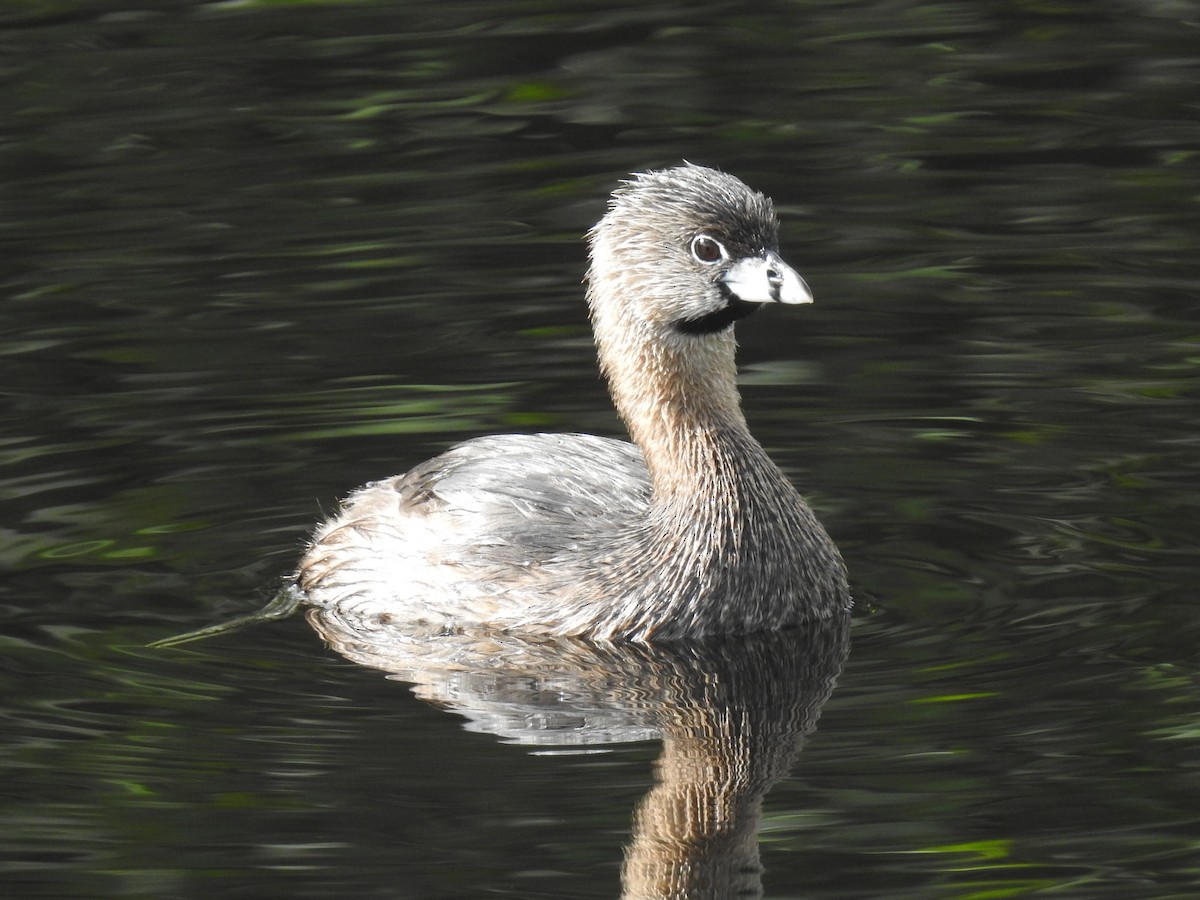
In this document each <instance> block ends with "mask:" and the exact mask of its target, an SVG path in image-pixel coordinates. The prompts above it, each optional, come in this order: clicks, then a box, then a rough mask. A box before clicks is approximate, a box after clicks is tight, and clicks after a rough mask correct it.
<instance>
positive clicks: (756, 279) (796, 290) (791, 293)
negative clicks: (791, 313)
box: [721, 250, 813, 303]
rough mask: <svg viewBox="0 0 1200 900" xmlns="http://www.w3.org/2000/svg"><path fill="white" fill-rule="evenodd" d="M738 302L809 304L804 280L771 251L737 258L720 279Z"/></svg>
mask: <svg viewBox="0 0 1200 900" xmlns="http://www.w3.org/2000/svg"><path fill="white" fill-rule="evenodd" d="M721 280H722V281H723V282H724V283H725V285H726V286H727V287H728V288H729V290H731V291H732V292H733V295H734V296H735V297H737V298H738V299H739V300H744V301H745V302H747V303H812V302H813V296H812V292H811V291H810V290H809V289H808V285H807V284H806V283H805V281H804V279H803V278H801V277H800V275H799V273H797V272H796V270H795V269H793V268H792V267H791V266H789V265H788V264H787V263H785V262H784V261H783V260H782V259H780V258H779V254H778V253H776V252H775V251H774V250H764V251H763V252H762V253H760V254H759V255H758V256H747V257H744V258H743V259H739V260H738V261H737V262H735V263H734V264H733V265H732V266H730V267H729V270H728V271H727V272H726V273H725V274H724V275H723V276H721Z"/></svg>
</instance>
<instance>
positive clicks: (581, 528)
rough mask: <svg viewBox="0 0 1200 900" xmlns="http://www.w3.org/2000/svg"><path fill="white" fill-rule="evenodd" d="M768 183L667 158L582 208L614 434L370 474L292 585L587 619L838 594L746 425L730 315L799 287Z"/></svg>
mask: <svg viewBox="0 0 1200 900" xmlns="http://www.w3.org/2000/svg"><path fill="white" fill-rule="evenodd" d="M776 228H777V226H776V221H775V216H774V212H773V209H772V206H771V202H770V201H769V200H768V199H767V198H766V197H764V196H763V195H761V194H758V193H756V192H754V191H751V190H750V189H749V188H747V187H746V186H745V185H744V184H742V182H741V181H739V180H738V179H736V178H734V177H733V176H730V175H727V174H725V173H722V172H718V171H715V170H712V169H707V168H703V167H700V166H691V165H688V166H683V167H679V168H675V169H669V170H666V171H662V172H651V173H647V174H644V175H638V176H635V178H634V179H633V180H631V181H629V182H627V183H625V184H623V185H622V186H621V187H620V188H618V189H617V191H616V192H614V195H613V199H612V201H611V203H610V206H609V210H608V212H607V214H606V215H605V216H604V218H603V219H601V221H600V222H599V223H598V224H597V225H596V226H595V228H593V229H592V230H591V232H590V233H589V235H588V237H589V240H590V243H591V258H592V264H591V267H590V270H589V273H588V291H587V294H588V303H589V307H590V310H591V315H592V323H593V328H594V330H595V333H596V343H597V350H598V353H599V357H600V364H601V368H602V370H603V372H604V374H605V376H606V377H607V379H608V381H609V387H610V390H611V393H612V396H613V400H614V402H615V404H616V406H617V409H618V411H619V412H620V413H621V416H622V418H623V419H624V421H625V422H626V424H627V426H628V427H629V430H630V434H631V436H632V437H633V439H634V444H630V443H627V442H624V441H616V440H612V439H608V438H600V437H592V436H588V435H578V434H560V435H554V434H539V435H504V436H495V437H486V438H478V439H475V440H471V441H467V442H466V443H463V444H460V445H458V446H457V447H454V448H452V449H451V450H449V451H447V452H446V453H444V454H442V455H441V456H438V457H435V458H434V459H432V460H429V461H428V462H425V463H422V464H420V465H418V466H417V467H416V468H414V469H412V470H411V471H410V472H408V473H407V474H405V475H401V476H397V477H395V478H391V479H388V480H385V481H380V482H375V483H373V484H370V485H367V486H366V487H364V488H362V489H360V490H359V491H358V492H356V493H355V494H354V495H352V496H351V497H350V498H349V499H348V500H347V501H346V503H345V504H344V505H343V508H342V510H341V512H340V513H339V515H338V516H337V517H336V518H334V519H333V520H331V521H329V522H327V523H325V524H324V525H322V526H321V527H320V528H319V529H318V531H317V533H316V535H315V536H314V540H313V543H312V545H311V547H310V548H309V550H308V552H307V553H306V555H305V557H304V558H303V560H302V561H301V564H300V568H299V570H298V573H297V582H298V585H299V587H300V588H301V590H302V591H303V593H304V595H305V598H306V600H307V601H308V602H309V603H312V604H313V605H315V606H318V607H324V608H328V609H336V610H338V611H339V612H340V613H343V614H347V615H352V616H354V617H371V616H378V617H379V618H380V619H381V620H382V621H389V622H392V621H423V622H430V623H434V624H437V625H444V626H446V627H459V626H463V627H466V626H487V627H496V628H501V629H511V630H517V631H523V632H531V633H547V634H557V635H577V636H584V637H590V638H594V639H631V640H651V639H673V638H681V637H692V636H698V635H702V634H708V633H713V632H745V631H754V630H762V629H775V628H781V627H785V626H788V625H792V624H795V623H797V622H801V621H804V620H806V619H813V618H827V617H829V616H831V615H834V614H835V613H837V612H839V611H842V610H845V609H846V608H847V607H848V606H849V593H848V589H847V585H846V575H845V569H844V566H843V563H842V561H841V557H840V556H839V554H838V552H837V549H836V548H835V547H834V545H833V543H832V541H831V540H830V539H829V537H828V535H827V534H826V533H825V531H824V529H823V528H822V527H821V525H820V524H819V523H818V522H817V520H816V519H815V517H814V516H813V514H812V512H811V511H810V510H809V508H808V506H807V505H806V504H805V503H804V501H803V500H802V499H801V498H800V496H799V495H798V494H797V493H796V491H795V489H794V488H793V487H792V486H791V484H790V483H789V482H788V481H787V479H786V478H785V477H784V476H783V474H782V473H781V472H780V471H779V469H778V468H776V466H775V465H774V464H773V463H772V462H771V461H770V459H769V458H768V457H767V455H766V452H765V451H764V450H763V449H762V447H761V446H760V445H759V444H758V443H757V441H755V440H754V438H753V437H752V436H751V435H750V432H749V429H748V427H747V426H746V422H745V419H744V417H743V416H742V413H741V409H740V402H739V398H738V394H737V389H736V384H735V375H736V373H735V368H734V349H735V343H734V339H733V328H732V324H733V321H734V320H735V319H737V318H741V317H742V316H744V315H747V314H748V313H749V312H750V311H751V310H752V309H754V308H756V307H757V306H759V305H760V304H762V303H766V302H782V303H803V302H808V301H809V300H811V297H810V296H809V295H808V292H807V286H806V285H804V282H803V280H802V279H800V277H799V276H798V275H796V274H795V272H794V271H792V270H791V269H790V268H789V267H788V266H787V265H786V264H784V263H783V261H782V260H781V259H780V258H779V256H778V250H777V238H776Z"/></svg>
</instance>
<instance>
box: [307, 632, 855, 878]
mask: <svg viewBox="0 0 1200 900" xmlns="http://www.w3.org/2000/svg"><path fill="white" fill-rule="evenodd" d="M308 618H309V621H310V622H311V623H312V625H313V627H314V628H315V629H316V630H317V632H318V633H319V634H320V635H321V636H322V637H323V638H324V639H325V640H326V641H327V642H328V643H329V645H330V646H331V647H332V648H333V649H335V650H336V651H337V652H339V653H341V654H342V655H343V656H345V657H347V658H348V659H350V660H352V661H354V662H357V663H360V664H362V665H366V666H371V667H374V668H377V669H382V670H384V671H386V672H389V673H391V674H392V675H393V676H395V677H398V678H400V679H402V680H404V681H408V682H411V683H412V684H413V689H414V691H415V693H416V694H417V695H418V696H420V697H422V698H424V699H425V700H427V701H429V702H431V703H434V704H437V705H439V706H442V707H444V708H446V709H448V710H451V711H453V712H455V713H458V714H460V715H462V716H465V717H466V718H467V720H468V722H469V727H470V728H472V729H473V730H478V731H485V732H489V733H492V734H495V735H497V736H500V737H502V738H504V739H506V740H509V741H513V742H519V743H522V744H531V745H541V746H560V747H563V746H585V745H592V746H598V745H603V744H613V743H622V742H628V741H641V740H648V739H651V738H659V739H661V740H662V752H661V754H660V755H659V757H658V759H657V760H656V762H655V776H656V778H655V785H654V787H653V788H652V789H651V790H650V791H649V793H647V794H646V796H645V797H643V798H642V800H641V802H640V803H639V804H638V807H637V809H636V810H635V812H634V826H633V834H632V838H631V840H630V842H629V844H628V846H627V847H626V850H625V863H624V867H623V869H622V882H623V888H624V890H623V893H622V896H623V897H624V898H626V900H635V898H636V900H651V898H654V900H664V898H672V900H683V898H687V900H701V898H713V900H716V898H722V900H725V898H731V897H761V896H762V868H761V865H760V863H759V853H758V841H757V832H758V826H759V821H760V819H761V816H762V800H763V797H764V795H765V794H766V793H767V791H768V790H770V788H771V786H772V785H773V784H774V783H775V782H776V781H778V780H779V779H780V778H781V777H782V776H783V775H785V774H786V773H787V771H788V768H789V766H790V764H791V761H792V759H793V758H794V756H795V755H796V753H797V752H798V751H799V749H800V746H801V744H802V742H803V739H804V736H805V735H806V734H808V733H809V732H810V731H811V730H812V729H813V727H814V726H815V724H816V721H817V718H818V716H819V715H820V711H821V707H822V706H823V704H824V703H825V701H826V700H827V699H828V698H829V695H830V693H831V692H832V690H833V686H834V681H835V679H836V677H837V675H838V673H839V671H840V670H841V665H842V661H843V660H844V658H845V656H846V653H847V650H848V632H849V627H848V626H849V622H848V618H847V617H845V616H838V617H835V618H833V619H830V620H823V621H820V622H815V623H810V624H808V625H806V626H803V627H801V628H799V629H794V630H789V631H785V632H775V633H765V634H753V635H745V636H738V637H730V638H723V639H707V640H704V641H693V642H686V643H683V642H680V643H672V644H666V645H658V646H656V645H610V644H593V643H588V642H586V641H581V640H574V639H564V638H540V637H539V638H530V637H517V636H513V635H509V634H464V633H454V634H445V633H438V634H436V635H435V634H430V633H429V632H428V631H424V632H422V631H421V630H419V629H417V628H414V626H412V625H411V624H407V623H405V624H397V623H393V622H390V621H388V620H387V619H386V617H349V616H347V615H345V614H344V613H340V612H338V611H334V610H328V609H311V610H309V612H308Z"/></svg>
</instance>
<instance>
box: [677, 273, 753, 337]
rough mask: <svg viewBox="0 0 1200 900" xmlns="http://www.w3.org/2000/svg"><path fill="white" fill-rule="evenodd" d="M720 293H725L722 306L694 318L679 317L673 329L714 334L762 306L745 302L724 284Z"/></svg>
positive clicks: (689, 332) (688, 332)
mask: <svg viewBox="0 0 1200 900" xmlns="http://www.w3.org/2000/svg"><path fill="white" fill-rule="evenodd" d="M721 293H722V294H724V295H725V305H724V306H722V307H721V308H720V309H717V310H713V311H712V312H710V313H705V314H704V315H702V316H697V317H696V318H694V319H680V320H679V321H677V322H676V323H675V330H676V331H679V332H682V333H683V334H716V333H717V332H718V331H724V330H725V329H726V328H728V327H729V326H730V325H732V324H733V323H734V322H736V321H737V320H738V319H744V318H746V316H748V315H750V314H751V313H752V312H754V311H755V310H756V309H758V308H759V307H760V306H762V304H761V303H747V302H746V301H745V300H742V299H741V298H740V297H738V296H737V295H736V294H735V293H734V292H733V291H731V290H730V289H729V288H728V287H727V286H726V285H724V284H722V285H721Z"/></svg>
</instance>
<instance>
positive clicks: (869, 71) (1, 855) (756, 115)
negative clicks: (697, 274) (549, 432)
mask: <svg viewBox="0 0 1200 900" xmlns="http://www.w3.org/2000/svg"><path fill="white" fill-rule="evenodd" d="M1198 21H1200V14H1198V13H1197V9H1196V6H1195V4H1193V3H1188V2H1177V3H1172V2H1115V0H1114V2H1101V3H1088V4H1084V3H1073V2H1059V3H1036V2H1021V3H1010V2H981V3H971V4H954V3H934V4H921V3H916V2H906V0H899V2H876V3H862V4H848V3H843V2H836V0H828V2H806V3H767V4H760V5H759V6H757V7H755V8H754V9H753V10H750V9H748V8H746V7H744V6H743V5H741V4H726V3H709V4H699V5H697V4H678V5H676V4H670V3H666V4H655V5H650V6H640V7H628V6H625V5H622V4H602V3H594V2H571V3H561V4H553V5H547V4H541V3H535V2H501V3H488V4H481V3H467V2H448V3H438V4H407V3H383V2H379V3H354V2H343V3H332V2H330V3H320V2H316V3H304V4H300V3H296V4H289V3H267V2H246V3H197V2H182V0H181V2H176V3H170V4H161V5H157V6H155V5H151V6H149V7H145V8H143V7H137V6H131V5H128V4H122V3H120V2H89V3H82V2H72V0H57V2H51V0H44V2H37V0H34V2H29V3H24V4H19V5H12V4H10V5H9V6H8V7H6V8H5V9H4V10H3V11H0V78H3V80H4V90H3V92H2V94H0V96H2V97H3V101H2V106H0V109H2V110H3V117H2V118H0V122H2V123H3V124H2V125H0V167H2V168H3V183H4V188H3V196H2V200H0V202H2V205H0V242H2V244H3V252H2V253H0V260H2V262H0V298H2V306H0V310H2V314H3V317H4V327H3V329H2V333H0V373H2V378H3V382H2V383H3V388H4V396H5V398H6V400H7V403H5V404H4V406H3V413H2V415H3V417H4V421H3V428H2V429H0V433H2V434H3V437H2V438H0V464H2V465H3V469H2V470H0V499H2V502H3V514H2V518H0V528H3V534H4V540H3V542H2V543H0V561H2V562H3V565H4V572H5V577H4V579H3V581H2V582H0V605H2V608H3V610H4V612H5V614H6V615H5V625H4V627H3V631H2V634H0V641H2V642H3V654H2V659H3V663H2V664H0V666H2V668H0V671H2V672H3V682H2V684H3V686H4V691H3V695H0V714H2V715H3V717H4V723H5V724H4V728H3V734H4V740H3V743H2V744H0V764H2V765H3V767H4V770H5V777H4V783H5V789H4V791H3V794H2V795H0V796H2V797H3V805H2V810H0V823H2V826H3V827H2V829H0V830H2V832H3V835H4V836H3V837H2V838H0V849H2V852H0V885H3V887H4V891H5V893H6V894H11V895H13V896H20V897H48V898H49V897H54V898H62V897H88V898H96V897H156V898H157V897H201V896H203V897H211V896H214V895H215V896H222V897H231V898H236V897H247V898H249V897H260V896H264V895H274V896H291V897H314V898H316V897H344V896H350V895H360V896H367V897H406V898H407V897H420V898H456V897H465V896H479V895H482V894H491V895H498V896H512V897H521V898H534V897H556V898H564V897H579V898H588V897H614V896H617V895H619V894H620V892H621V887H620V882H621V861H622V853H623V851H622V847H623V846H625V845H626V844H628V843H629V842H630V840H631V834H632V833H633V828H634V826H633V822H634V809H635V807H637V806H638V804H639V803H641V802H643V798H644V797H645V796H646V794H647V791H649V790H650V788H651V786H652V784H653V779H654V769H653V767H652V761H653V760H654V759H656V758H657V757H658V756H659V753H660V746H659V742H658V741H656V740H653V739H651V736H650V735H649V734H647V735H646V736H645V739H644V740H629V741H626V742H623V743H615V744H611V745H607V746H605V747H593V748H590V749H592V750H604V751H605V752H587V753H565V754H564V753H547V752H544V750H545V748H542V750H539V751H538V752H531V748H530V747H529V746H524V745H521V744H519V743H512V742H511V741H506V740H504V739H502V738H501V737H498V736H497V735H496V734H492V733H489V732H488V731H487V730H486V729H483V728H480V727H477V726H471V725H470V722H469V720H466V719H463V718H462V717H461V716H460V715H456V714H454V713H453V712H448V711H445V710H443V709H441V708H439V707H437V706H435V705H433V704H430V703H428V702H426V701H425V700H423V699H421V698H419V697H417V696H414V694H413V693H412V692H411V691H410V689H409V688H408V686H407V685H406V684H405V683H403V682H400V681H396V680H389V679H387V678H385V677H384V675H383V674H382V673H380V672H379V671H377V670H375V669H371V668H367V667H364V666H359V665H356V664H355V663H353V662H351V661H349V660H348V659H345V658H343V657H341V656H339V655H337V654H335V653H333V652H331V651H330V650H329V649H327V648H326V647H324V646H323V644H322V643H321V641H320V640H319V639H318V637H317V636H316V635H315V634H314V633H313V632H312V630H311V629H310V628H309V627H308V626H307V624H306V623H305V622H304V621H302V620H300V619H294V620H288V621H285V622H282V623H275V624H272V625H269V626H263V627H261V628H259V629H256V630H252V631H244V632H240V633H237V634H234V635H230V636H227V637H224V638H221V639H218V640H214V641H210V642H207V643H203V644H197V645H191V646H189V647H187V648H184V649H179V650H172V651H162V650H150V649H147V648H146V647H145V644H146V643H147V642H148V641H150V640H153V639H155V638H158V637H162V636H164V635H167V634H171V633H174V632H178V631H182V630H186V629H189V628H194V627H198V626H200V625H203V624H207V623H209V622H212V621H218V620H220V619H222V618H224V617H228V616H232V615H235V614H238V613H241V612H245V611H247V610H248V609H251V608H253V607H254V606H255V605H257V604H259V603H260V602H262V600H263V599H264V597H265V596H266V595H269V594H270V592H271V590H272V589H273V587H274V585H275V584H276V583H277V579H278V578H279V576H280V575H281V574H282V573H284V572H286V571H287V570H288V568H289V566H290V565H291V564H292V563H293V561H294V559H295V557H296V555H297V551H298V548H299V547H300V546H301V544H302V542H303V540H304V537H305V535H306V533H307V532H308V530H309V528H310V527H311V526H312V524H313V523H314V522H315V521H316V520H317V519H318V518H319V517H320V516H321V515H322V514H323V513H324V512H326V511H328V510H330V509H331V508H332V507H333V505H334V503H335V502H336V499H337V498H338V497H339V496H342V495H344V494H345V493H346V492H347V491H348V490H349V489H351V488H352V487H353V486H355V485H357V484H359V483H361V482H363V481H366V480H369V479H372V478H376V477H380V476H382V475H385V474H389V473H392V472H396V471H400V470H403V469H405V468H407V467H408V466H410V465H412V464H413V463H415V462H417V461H419V460H421V459H424V458H425V457H427V456H429V455H430V454H431V453H433V452H436V451H437V450H438V449H439V448H441V447H444V446H445V445H446V444H448V443H451V442H453V441H455V440H458V439H461V438H464V437H466V436H469V435H472V434H476V433H481V432H490V431H520V430H531V429H554V430H578V431H592V432H599V433H604V434H620V433H621V430H620V423H619V422H617V420H616V418H615V416H614V414H613V413H612V412H611V408H610V406H609V404H608V401H607V398H606V396H605V393H604V388H603V385H602V383H601V382H600V381H599V380H598V378H597V376H596V372H595V365H594V361H593V358H592V351H591V346H590V336H589V332H588V327H587V321H586V316H585V313H584V309H583V305H582V300H581V296H582V295H581V288H580V286H579V280H580V278H581V276H582V272H583V269H584V265H585V258H584V250H583V245H582V242H581V234H582V232H583V231H584V230H585V229H586V228H587V227H588V226H589V225H590V224H591V223H592V222H593V221H594V220H595V219H596V217H597V216H598V215H599V214H600V213H601V211H602V209H603V203H604V198H605V196H606V195H607V193H608V191H609V190H610V189H611V188H612V186H613V185H614V184H615V182H616V180H617V179H619V178H620V177H621V176H622V175H623V174H624V173H626V172H628V171H630V170H634V169H643V168H647V167H652V166H658V165H667V164H672V163H676V162H678V161H679V160H680V159H683V158H687V159H690V160H692V161H695V162H700V163H706V164H711V165H718V166H721V167H722V168H725V169H727V170H729V171H731V172H733V173H735V174H737V175H739V176H740V177H742V178H743V179H745V180H746V181H748V182H749V183H751V184H752V185H754V186H755V187H758V188H760V189H762V190H764V191H766V192H768V193H770V194H771V195H772V196H774V198H775V200H776V203H777V206H778V208H779V210H780V212H781V214H782V217H783V230H782V243H783V251H784V255H785V257H786V258H787V259H789V261H790V262H792V263H793V264H794V265H796V267H797V268H798V269H800V270H801V271H802V272H803V273H804V275H805V277H806V278H807V280H808V281H809V283H810V284H811V285H812V286H813V289H814V292H815V294H816V298H817V303H816V305H815V306H814V307H812V308H805V309H802V310H771V311H766V312H765V313H764V314H762V315H760V316H758V317H756V318H754V319H752V320H750V321H748V322H746V323H744V324H743V325H740V326H739V337H740V340H741V343H742V354H741V361H742V368H743V394H744V400H745V405H746V408H747V415H748V418H749V419H750V421H751V424H752V427H753V428H754V430H755V432H756V434H757V435H758V436H759V437H760V439H761V440H762V441H763V443H764V444H765V445H766V446H767V447H768V449H769V450H770V451H771V453H772V454H773V456H774V457H775V458H776V459H777V460H778V461H779V463H780V464H781V465H782V466H783V467H784V469H785V470H786V471H787V472H788V473H789V474H790V475H791V476H792V477H793V478H794V479H795V481H796V482H797V484H798V485H799V486H801V488H802V490H803V491H804V492H805V493H806V494H807V495H808V496H809V498H810V500H811V501H812V503H813V505H814V507H816V508H817V510H818V512H819V514H820V515H821V518H822V520H823V521H824V522H825V523H826V525H827V526H828V528H829V530H830V531H831V533H832V534H833V535H834V537H835V539H836V540H837V541H838V542H839V544H840V546H841V547H842V549H843V552H844V555H845V556H846V559H847V562H848V565H849V567H850V570H851V573H852V577H853V580H854V584H855V589H856V592H857V594H858V596H859V604H858V607H857V612H856V618H855V623H854V628H853V633H852V650H851V652H850V656H849V657H848V659H847V660H846V662H845V664H844V666H843V667H842V670H841V674H840V676H839V678H838V685H837V689H836V690H835V691H834V692H833V694H832V696H831V697H830V698H829V699H828V701H827V702H825V704H824V707H823V710H821V711H820V715H821V718H820V724H819V727H818V728H817V730H816V731H815V732H814V733H812V734H810V735H809V736H808V737H807V739H806V740H805V743H804V749H803V751H802V752H801V753H800V755H799V756H798V757H797V758H796V760H795V761H794V763H792V764H791V765H790V767H789V768H788V770H787V774H786V775H784V776H783V777H782V778H781V779H780V780H779V781H778V782H776V783H775V784H774V786H773V788H772V789H771V791H770V793H769V794H767V795H766V798H765V800H764V801H763V809H762V814H761V820H760V822H759V829H760V834H759V850H760V856H761V861H762V863H763V865H764V866H765V874H764V875H763V877H762V879H763V884H764V895H765V896H767V897H780V898H782V897H806V898H851V897H891V898H942V897H945V898H964V900H983V898H988V900H990V898H999V897H1020V896H1037V895H1041V894H1046V895H1047V896H1054V897H1058V898H1080V900H1096V898H1108V897H1111V898H1122V900H1126V898H1130V897H1137V898H1152V900H1166V898H1184V897H1192V896H1195V895H1196V894H1197V893H1200V875H1198V874H1197V872H1198V871H1200V848H1198V844H1197V834H1198V833H1200V771H1198V769H1197V765H1196V759H1197V758H1200V753H1198V752H1197V751H1198V747H1197V743H1198V741H1200V732H1198V726H1197V723H1198V721H1200V700H1198V699H1197V697H1198V691H1197V680H1198V662H1200V660H1198V657H1197V651H1196V647H1197V643H1198V641H1197V638H1198V633H1197V631H1198V629H1197V625H1196V614H1195V608H1196V589H1195V585H1196V584H1197V582H1198V580H1200V578H1198V576H1200V564H1198V562H1197V554H1196V549H1195V548H1196V544H1197V541H1196V535H1197V507H1198V500H1200V489H1198V487H1197V485H1198V484H1200V477H1198V476H1200V472H1198V468H1200V467H1198V465H1197V457H1198V454H1197V434H1198V433H1200V410H1198V404H1197V400H1198V387H1200V304H1198V302H1197V300H1196V283H1197V276H1198V274H1200V265H1198V264H1197V253H1196V246H1197V233H1198V225H1200V216H1198V214H1197V213H1198V209H1197V203H1198V198H1200V155H1198V153H1197V148H1198V147H1200V124H1198V116H1197V112H1198V109H1197V104H1196V97H1197V96H1200V66H1198V65H1197V56H1196V52H1195V49H1196V46H1197V44H1196V41H1197V38H1198V25H1197V23H1198ZM464 724H466V725H468V727H464ZM576 749H578V748H576Z"/></svg>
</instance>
